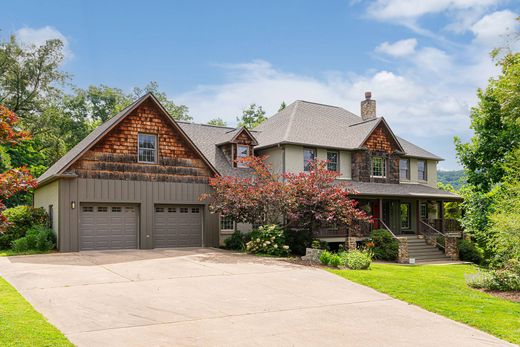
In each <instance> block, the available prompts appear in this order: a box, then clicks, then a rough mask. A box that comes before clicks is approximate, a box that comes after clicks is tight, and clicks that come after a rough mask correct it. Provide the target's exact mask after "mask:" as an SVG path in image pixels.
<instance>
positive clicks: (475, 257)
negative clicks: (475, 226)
mask: <svg viewBox="0 0 520 347" xmlns="http://www.w3.org/2000/svg"><path fill="white" fill-rule="evenodd" d="M459 257H460V259H461V260H464V261H470V262H472V263H475V264H481V263H482V261H483V260H484V252H483V251H482V249H480V248H479V247H478V246H477V245H476V244H474V243H473V242H471V241H469V240H460V241H459Z"/></svg>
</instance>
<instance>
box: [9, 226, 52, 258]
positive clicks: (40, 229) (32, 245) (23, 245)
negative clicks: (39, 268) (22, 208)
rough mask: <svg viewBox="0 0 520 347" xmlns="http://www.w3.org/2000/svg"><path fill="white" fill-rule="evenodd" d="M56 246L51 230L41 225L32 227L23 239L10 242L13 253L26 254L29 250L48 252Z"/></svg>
mask: <svg viewBox="0 0 520 347" xmlns="http://www.w3.org/2000/svg"><path fill="white" fill-rule="evenodd" d="M55 245H56V238H55V236H54V232H53V231H52V229H49V228H46V227H44V226H42V225H36V226H33V227H32V228H31V229H29V230H28V231H27V234H26V235H25V236H24V237H21V238H19V239H17V240H14V241H13V242H12V249H13V250H14V251H15V252H27V251H29V250H36V251H41V252H45V251H49V250H51V249H53V248H54V247H55Z"/></svg>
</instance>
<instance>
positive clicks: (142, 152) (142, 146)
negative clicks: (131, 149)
mask: <svg viewBox="0 0 520 347" xmlns="http://www.w3.org/2000/svg"><path fill="white" fill-rule="evenodd" d="M137 136H138V141H137V142H138V145H137V146H138V153H137V156H138V159H137V161H138V162H139V163H147V164H155V163H156V162H157V136H156V135H153V134H138V135H137Z"/></svg>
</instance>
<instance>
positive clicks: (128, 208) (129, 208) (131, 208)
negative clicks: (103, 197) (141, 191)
mask: <svg viewBox="0 0 520 347" xmlns="http://www.w3.org/2000/svg"><path fill="white" fill-rule="evenodd" d="M125 211H126V212H134V208H133V207H125Z"/></svg>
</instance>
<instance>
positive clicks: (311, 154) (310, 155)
mask: <svg viewBox="0 0 520 347" xmlns="http://www.w3.org/2000/svg"><path fill="white" fill-rule="evenodd" d="M314 158H316V150H315V149H312V148H304V149H303V171H310V170H311V163H312V162H313V161H314Z"/></svg>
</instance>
